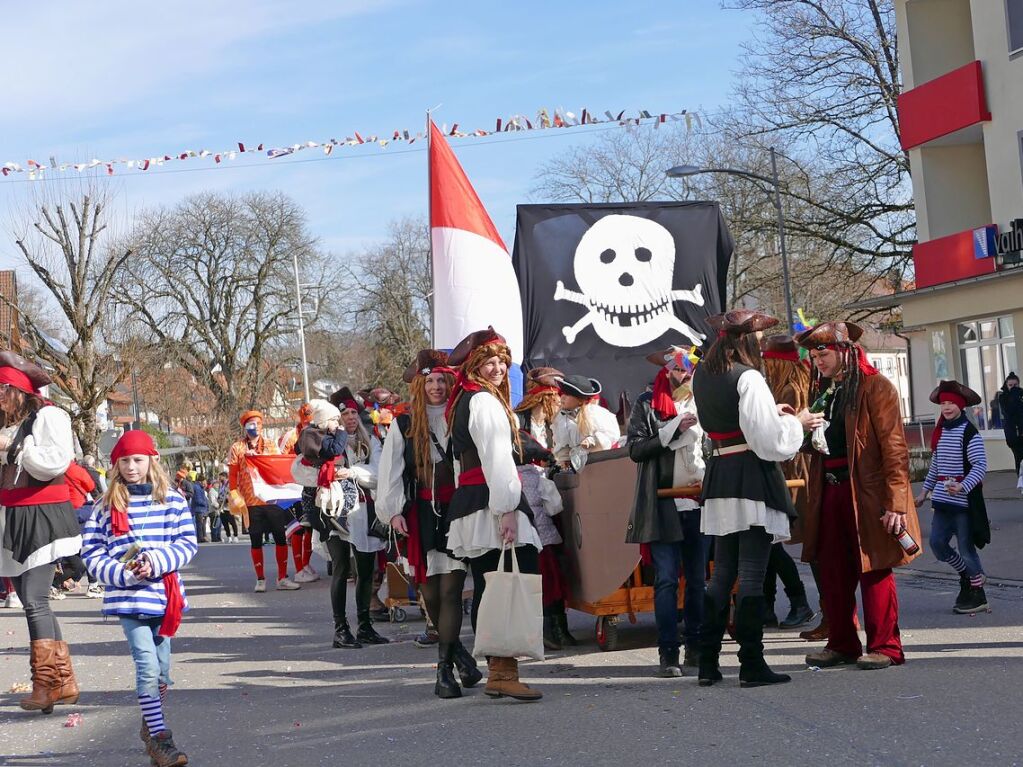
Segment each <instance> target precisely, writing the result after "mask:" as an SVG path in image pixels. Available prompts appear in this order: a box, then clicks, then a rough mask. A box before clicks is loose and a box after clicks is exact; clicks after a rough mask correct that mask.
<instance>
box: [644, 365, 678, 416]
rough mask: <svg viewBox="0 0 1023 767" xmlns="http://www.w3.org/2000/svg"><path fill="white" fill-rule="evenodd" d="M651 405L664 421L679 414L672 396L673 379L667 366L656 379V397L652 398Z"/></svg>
mask: <svg viewBox="0 0 1023 767" xmlns="http://www.w3.org/2000/svg"><path fill="white" fill-rule="evenodd" d="M650 406H651V407H652V408H653V409H654V412H655V413H657V417H658V418H660V419H661V420H662V421H669V420H671V419H672V418H674V417H675V416H677V415H678V411H677V410H676V409H675V400H673V399H672V398H671V379H670V378H669V377H668V368H666V367H664V368H661V369H660V371H659V372H658V373H657V377H656V378H655V379H654V398H653V399H652V400H650Z"/></svg>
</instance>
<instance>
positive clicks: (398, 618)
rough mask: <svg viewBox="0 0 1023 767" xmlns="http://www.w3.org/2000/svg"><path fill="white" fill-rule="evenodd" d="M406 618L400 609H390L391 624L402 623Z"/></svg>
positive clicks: (406, 615) (405, 614) (403, 611)
mask: <svg viewBox="0 0 1023 767" xmlns="http://www.w3.org/2000/svg"><path fill="white" fill-rule="evenodd" d="M406 618H408V614H407V613H406V612H405V610H404V609H403V608H401V607H392V608H391V623H404V622H405V619H406Z"/></svg>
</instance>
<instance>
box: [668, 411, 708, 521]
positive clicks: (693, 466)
mask: <svg viewBox="0 0 1023 767" xmlns="http://www.w3.org/2000/svg"><path fill="white" fill-rule="evenodd" d="M675 412H676V413H677V414H678V415H676V416H675V417H674V418H672V419H671V420H670V421H668V422H667V423H666V424H664V426H662V427H661V428H660V429H659V430H658V432H657V436H658V437H659V438H660V440H661V445H663V446H664V447H666V448H668V449H669V450H673V451H675V462H674V464H673V471H672V481H671V484H672V486H674V487H685V486H686V485H695V484H696V483H697V482H702V481H703V473H704V470H705V469H706V463H705V461H704V460H703V433H704V432H703V427H702V426H700V422H699V421H697V422H696V423H695V424H693V425H692V426H690V427H689V428H688V429H686V430H685V431H684V432H682V434H681V435H679V437H678V438H677V439H674V440H673V439H672V437H673V436H674V435H675V431H676V430H677V429H678V425H679V422H680V421H681V420H682V415H683V414H685V413H692V414H693V415H697V413H696V400H695V399H694V398H693V396H692V395H690V396H689V397H687V398H686V399H684V400H682V401H681V402H676V403H675ZM675 508H676V509H678V510H679V511H691V510H693V509H698V508H700V502H699V501H698V500H696V499H695V498H676V499H675Z"/></svg>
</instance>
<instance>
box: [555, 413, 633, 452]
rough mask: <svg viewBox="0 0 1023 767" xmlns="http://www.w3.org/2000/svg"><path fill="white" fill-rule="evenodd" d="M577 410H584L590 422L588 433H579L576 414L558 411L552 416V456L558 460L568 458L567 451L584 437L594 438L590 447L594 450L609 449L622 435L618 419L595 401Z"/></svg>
mask: <svg viewBox="0 0 1023 767" xmlns="http://www.w3.org/2000/svg"><path fill="white" fill-rule="evenodd" d="M579 410H580V411H582V410H585V411H586V419H587V421H588V422H589V424H590V433H589V434H580V433H579V421H578V416H576V417H575V418H570V417H569V416H567V415H565V414H564V413H558V415H557V416H556V417H555V418H554V424H553V427H554V456H555V457H556V458H557V459H558V460H559V461H566V460H568V456H569V451H570V450H571V449H572V448H573V447H576V446H578V445H579V444H580V443H581V442H582V441H583V440H584V439H585V438H586V437H593V439H594V440H596V443H597V444H596V445H594V446H593V447H591V448H590V450H592V451H596V450H610V449H611V448H612V447H614V446H615V443H616V442H617V441H618V440H619V439H620V438H621V436H622V430H621V428H619V426H618V419H617V418H616V417H615V414H614V413H612V412H611V411H610V410H608V409H607V408H603V407H601V406H600V405H598V404H597V403H595V402H588V403H586V404H585V405H583V406H582V407H580V408H579Z"/></svg>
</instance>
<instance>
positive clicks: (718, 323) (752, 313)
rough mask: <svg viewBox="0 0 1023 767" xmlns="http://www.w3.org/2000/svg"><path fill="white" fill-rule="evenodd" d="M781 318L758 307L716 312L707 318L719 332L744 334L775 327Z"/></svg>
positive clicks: (736, 334)
mask: <svg viewBox="0 0 1023 767" xmlns="http://www.w3.org/2000/svg"><path fill="white" fill-rule="evenodd" d="M780 321H781V320H779V319H778V318H777V317H772V316H771V315H770V314H765V313H764V312H761V311H757V310H756V309H732V311H730V312H724V313H722V314H715V315H712V316H710V317H708V318H707V324H708V325H710V326H711V327H712V328H714V330H716V331H718V332H719V333H728V334H729V335H733V336H743V335H746V334H747V333H756V332H757V331H759V330H767V329H768V328H773V327H774V326H775V325H777V324H778V323H779V322H780Z"/></svg>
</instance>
